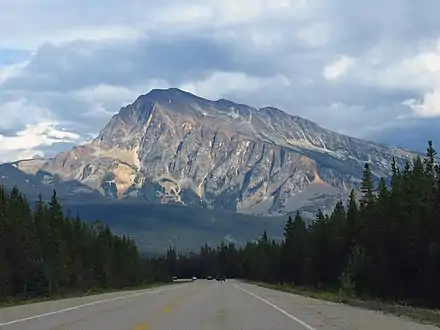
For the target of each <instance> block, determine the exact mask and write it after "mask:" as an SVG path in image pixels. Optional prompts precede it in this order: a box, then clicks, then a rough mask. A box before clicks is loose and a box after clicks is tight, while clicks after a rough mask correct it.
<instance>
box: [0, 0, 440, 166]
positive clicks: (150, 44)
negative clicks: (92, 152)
mask: <svg viewBox="0 0 440 330" xmlns="http://www.w3.org/2000/svg"><path fill="white" fill-rule="evenodd" d="M439 10H440V3H439V2H438V1H436V0H426V1H424V2H423V5H416V4H415V3H414V1H410V0H372V1H370V2H368V3H367V2H359V1H348V2H347V1H345V0H328V1H320V0H252V1H251V0H242V1H236V0H225V1H220V2H219V1H214V0H205V1H197V0H187V1H183V2H182V1H177V0H165V1H156V0H149V1H141V0H133V1H131V2H130V5H129V6H128V5H127V3H126V2H125V1H122V0H108V1H106V2H105V3H104V2H102V1H95V2H90V1H85V0H78V1H76V2H71V1H70V2H69V1H66V0H57V1H53V0H33V1H28V2H26V3H24V2H23V1H15V2H14V1H12V2H6V3H5V4H3V5H2V11H1V12H0V44H1V45H3V48H0V134H2V135H1V136H2V141H7V144H8V147H6V146H5V142H2V143H3V144H0V157H1V159H3V160H7V159H17V158H19V157H22V156H23V155H32V154H34V153H35V152H37V151H38V152H41V153H43V154H46V155H47V154H53V152H54V151H57V150H59V149H60V148H64V147H66V146H69V145H70V144H71V143H79V142H80V141H85V140H88V139H90V136H93V135H94V134H96V133H97V132H98V131H99V130H100V129H101V128H102V126H103V125H104V124H105V123H106V122H107V121H108V119H109V118H110V116H111V115H112V114H113V113H115V112H116V111H118V110H119V108H120V107H121V106H123V105H126V104H127V103H130V102H132V101H133V100H134V99H135V98H136V97H137V96H138V95H140V94H144V93H147V92H148V91H149V90H150V89H152V88H166V87H180V88H183V89H186V90H188V91H191V92H194V93H197V94H199V95H201V96H205V97H208V98H212V99H218V98H229V99H232V100H236V101H238V102H243V103H247V104H250V105H253V106H256V107H259V106H266V105H272V106H277V107H280V108H282V109H284V110H286V111H287V112H289V113H291V114H295V115H300V116H304V117H306V118H309V119H311V120H314V121H316V122H317V123H319V124H321V125H323V126H324V127H327V128H331V129H335V130H338V131H341V132H343V133H347V134H352V135H355V136H357V137H364V138H368V139H379V140H381V141H391V142H393V141H398V142H399V143H404V144H405V141H404V139H403V138H402V139H399V138H390V134H393V137H396V136H405V134H407V133H408V132H411V133H408V135H411V136H416V135H417V134H416V133H418V132H420V131H421V130H422V128H421V127H422V126H421V123H425V122H424V121H423V120H422V119H427V120H428V119H429V118H431V119H432V118H434V119H436V118H439V117H440V111H439V109H440V96H439V95H440V94H439V93H440V73H439V72H440V71H439V70H440V46H439V44H440V43H439V40H440V33H439V31H440V20H438V19H437V17H436V13H438V11H439ZM30 13H32V14H30ZM41 123H44V124H41ZM403 123H404V124H403ZM41 125H43V126H41ZM433 132H434V131H433ZM60 134H61V135H62V134H68V135H63V136H62V138H60V139H58V138H56V137H59V136H61V135H60ZM69 134H70V135H69ZM26 137H29V138H31V137H32V139H33V141H34V142H32V143H31V144H29V145H28V147H26V148H24V149H23V144H22V143H23V141H25V139H27V138H26ZM438 137H440V133H439V136H438ZM23 153H24V154H23Z"/></svg>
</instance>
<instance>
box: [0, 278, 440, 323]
mask: <svg viewBox="0 0 440 330" xmlns="http://www.w3.org/2000/svg"><path fill="white" fill-rule="evenodd" d="M0 329H2V330H18V329H21V330H43V329H44V330H47V329H53V330H55V329H57V330H95V329H96V330H101V329H102V330H104V329H105V330H155V329H157V330H272V329H274V330H275V329H276V330H318V329H324V330H330V329H339V330H370V329H371V330H382V329H384V330H385V329H386V330H422V329H423V330H428V329H439V328H437V327H434V326H429V325H422V324H418V323H413V322H410V321H408V320H404V319H399V318H396V317H392V316H386V315H384V314H381V313H379V312H373V311H368V310H363V309H359V308H354V307H349V306H345V305H339V304H335V303H330V302H324V301H320V300H315V299H311V298H305V297H301V296H296V295H292V294H288V293H284V292H279V291H273V290H270V289H266V288H261V287H257V286H254V285H250V284H246V283H241V282H237V281H233V280H228V281H226V282H217V281H215V280H214V281H207V280H198V281H195V282H192V283H183V284H182V283H179V284H175V285H171V286H165V287H160V288H155V289H150V290H143V291H130V292H118V293H111V294H104V295H99V296H89V297H82V298H73V299H65V300H59V301H52V302H44V303H37V304H31V305H26V306H17V307H10V308H3V309H0Z"/></svg>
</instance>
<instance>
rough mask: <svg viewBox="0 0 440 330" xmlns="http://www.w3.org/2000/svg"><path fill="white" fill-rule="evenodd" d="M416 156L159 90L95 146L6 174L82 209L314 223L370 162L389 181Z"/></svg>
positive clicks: (6, 167) (19, 165)
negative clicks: (181, 209) (395, 166)
mask: <svg viewBox="0 0 440 330" xmlns="http://www.w3.org/2000/svg"><path fill="white" fill-rule="evenodd" d="M393 156H395V157H396V161H397V163H403V162H404V161H405V160H406V159H407V158H408V157H413V156H415V153H414V152H411V151H408V150H403V149H400V148H397V147H394V146H389V145H384V144H379V143H373V142H369V141H364V140H360V139H355V138H352V137H349V136H345V135H342V134H338V133H336V132H334V131H330V130H327V129H324V128H322V127H320V126H318V125H317V124H315V123H313V122H311V121H309V120H306V119H304V118H301V117H297V116H291V115H289V114H287V113H286V112H283V111H281V110H279V109H276V108H273V107H264V108H260V109H256V108H253V107H250V106H248V105H244V104H237V103H234V102H231V101H229V100H225V99H220V100H217V101H210V100H207V99H204V98H200V97H197V96H195V95H192V94H190V93H187V92H184V91H182V90H179V89H175V88H171V89H166V90H159V89H155V90H152V91H150V92H149V93H148V94H146V95H142V96H140V97H138V98H137V99H136V100H135V101H134V102H133V103H132V104H130V105H127V106H125V107H123V108H121V110H120V111H119V113H117V114H116V115H114V116H113V117H112V118H111V120H110V121H109V122H108V124H107V125H106V126H105V127H104V128H103V129H102V130H101V132H100V133H99V135H98V136H97V137H96V138H95V139H94V140H93V141H91V142H90V143H88V144H85V145H82V146H77V147H74V148H72V149H71V150H69V151H66V152H62V153H60V154H58V155H57V156H56V157H54V158H50V159H31V160H22V161H18V162H15V163H10V164H2V165H0V177H2V178H3V180H4V183H5V184H6V185H11V184H17V185H18V186H19V188H20V189H21V190H22V191H24V192H25V193H27V194H29V195H31V196H36V194H37V193H38V192H43V193H46V194H47V193H49V191H51V190H52V189H53V188H56V189H57V192H58V196H60V199H62V200H63V199H64V200H68V201H69V202H72V201H75V203H79V204H81V203H82V204H90V203H92V204H93V203H98V204H99V203H109V202H113V201H116V200H131V201H136V203H141V204H142V203H144V204H179V205H186V206H193V207H201V208H205V209H211V210H225V211H232V212H238V213H244V214H252V215H271V216H276V215H285V214H289V213H291V212H294V211H295V210H297V209H298V210H301V212H303V214H305V215H306V216H313V214H314V213H315V212H316V210H317V209H318V208H322V209H323V210H329V209H330V208H331V207H333V205H334V204H335V202H336V200H338V199H340V198H345V197H346V196H347V194H348V193H349V191H350V190H351V189H352V188H357V187H358V185H359V183H360V180H361V177H362V171H363V167H364V164H365V162H370V163H371V165H372V169H373V172H374V174H375V175H376V176H377V177H379V176H387V175H388V174H389V171H390V167H389V164H390V162H391V160H392V157H393Z"/></svg>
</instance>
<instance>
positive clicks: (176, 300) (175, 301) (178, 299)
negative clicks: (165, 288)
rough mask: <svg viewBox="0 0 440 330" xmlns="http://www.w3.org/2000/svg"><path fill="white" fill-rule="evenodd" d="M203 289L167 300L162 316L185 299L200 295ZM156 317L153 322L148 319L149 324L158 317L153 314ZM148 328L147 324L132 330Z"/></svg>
mask: <svg viewBox="0 0 440 330" xmlns="http://www.w3.org/2000/svg"><path fill="white" fill-rule="evenodd" d="M203 289H204V288H197V289H196V290H191V291H189V292H186V293H184V294H181V295H178V296H175V297H172V298H171V299H169V300H168V301H167V302H166V304H165V305H164V307H163V308H162V314H165V315H168V314H170V313H171V309H172V308H174V307H175V306H178V305H179V304H180V303H182V302H183V301H184V300H185V299H187V298H189V297H191V296H194V295H195V294H197V293H200V292H201V291H202V290H203ZM155 316H156V317H153V320H151V319H150V324H151V322H153V323H154V321H155V320H156V318H157V317H158V314H155ZM149 329H150V326H149V324H148V323H144V324H141V325H138V326H135V327H134V328H133V330H149Z"/></svg>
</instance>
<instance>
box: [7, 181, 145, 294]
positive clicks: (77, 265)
mask: <svg viewBox="0 0 440 330" xmlns="http://www.w3.org/2000/svg"><path fill="white" fill-rule="evenodd" d="M141 266H142V262H141V259H140V256H139V253H138V250H137V247H136V245H135V243H134V242H133V240H131V239H130V238H128V237H127V236H116V235H114V234H112V233H111V231H110V230H109V228H108V227H106V226H104V225H102V224H101V223H99V222H94V223H92V224H86V223H84V222H82V221H81V220H80V219H79V217H75V218H73V217H71V216H69V215H66V214H64V213H63V211H62V207H61V205H60V203H59V201H58V199H57V196H56V192H55V191H54V194H53V196H52V199H51V200H50V201H49V202H48V203H46V202H44V201H43V200H42V198H41V196H40V197H39V200H38V201H37V202H36V204H35V206H34V207H31V205H30V204H29V202H28V201H27V200H26V197H25V196H24V195H23V194H21V193H20V191H19V190H18V189H17V188H16V187H14V188H13V189H12V190H11V191H10V192H9V193H7V192H6V190H5V189H4V187H2V186H0V301H1V300H5V299H7V298H10V297H16V298H20V299H28V298H33V297H41V296H47V295H53V294H60V293H67V292H71V291H87V290H91V289H96V288H115V289H117V288H123V287H127V286H131V285H137V284H139V283H141V282H142V281H143V280H144V278H143V277H142V276H143V273H142V270H143V268H142V267H141Z"/></svg>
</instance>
